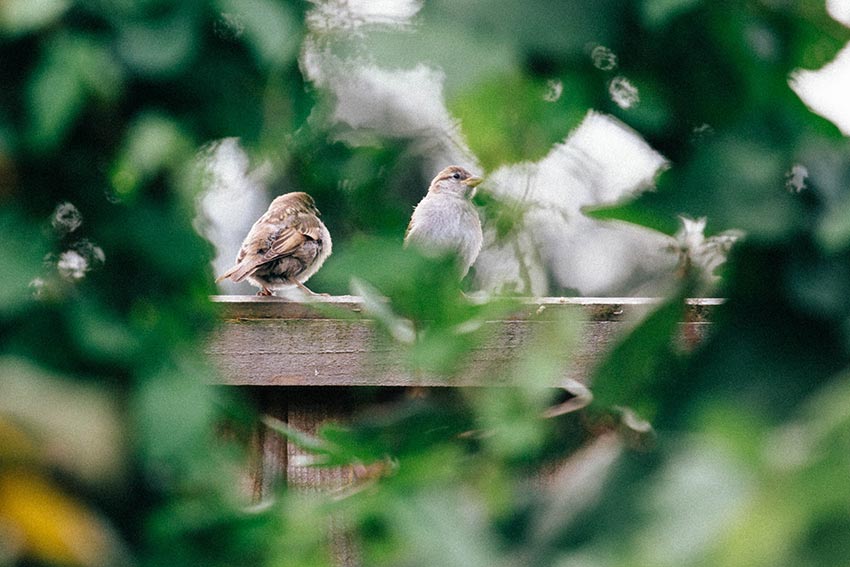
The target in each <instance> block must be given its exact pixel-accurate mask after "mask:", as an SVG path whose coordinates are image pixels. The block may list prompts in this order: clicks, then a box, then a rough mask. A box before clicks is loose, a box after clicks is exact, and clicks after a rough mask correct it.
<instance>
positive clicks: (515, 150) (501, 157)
mask: <svg viewBox="0 0 850 567" xmlns="http://www.w3.org/2000/svg"><path fill="white" fill-rule="evenodd" d="M582 79H583V77H581V76H577V75H564V76H554V77H552V78H551V79H549V80H548V81H546V80H542V79H539V78H532V77H527V76H523V75H519V74H517V73H510V74H500V75H497V76H495V77H493V78H491V79H488V80H487V81H486V82H484V83H482V84H479V85H476V86H475V88H473V89H471V90H468V91H466V92H464V93H462V94H461V95H460V96H459V97H458V98H456V99H455V100H453V101H452V103H451V105H450V108H451V110H452V111H453V113H454V114H455V115H456V116H457V117H458V118H459V119H460V121H461V126H462V129H463V132H464V134H465V135H466V136H465V138H466V140H467V142H468V143H469V146H470V148H472V150H473V151H474V152H475V155H476V156H477V157H478V159H480V160H481V162H482V164H483V165H484V167H485V169H488V170H492V169H495V168H497V167H499V166H502V165H505V164H509V163H515V162H520V161H536V160H538V159H540V158H542V157H543V156H544V155H546V154H547V153H549V151H550V150H551V149H552V146H553V145H554V144H556V143H557V142H560V141H561V140H563V139H564V138H565V137H566V135H567V134H568V133H569V132H570V130H572V129H573V128H574V127H576V126H577V125H578V124H579V123H580V122H581V121H582V119H583V118H584V116H585V114H586V113H587V108H588V107H589V106H590V103H591V99H590V93H589V92H588V91H589V88H588V85H587V81H584V80H582Z"/></svg>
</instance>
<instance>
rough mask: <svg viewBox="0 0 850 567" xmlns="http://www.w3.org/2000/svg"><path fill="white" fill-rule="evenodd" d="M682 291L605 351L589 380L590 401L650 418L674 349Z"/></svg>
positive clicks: (664, 382) (682, 307)
mask: <svg viewBox="0 0 850 567" xmlns="http://www.w3.org/2000/svg"><path fill="white" fill-rule="evenodd" d="M684 298H685V294H684V293H681V292H680V293H679V294H677V295H676V296H674V297H673V298H672V299H669V300H667V301H666V302H665V303H663V304H662V305H660V306H659V307H658V308H657V309H655V310H654V311H653V312H652V313H651V314H649V315H648V316H647V317H646V318H645V319H644V320H643V321H641V323H640V324H639V325H638V326H637V327H636V328H635V329H633V330H632V331H631V332H630V333H629V334H628V336H626V337H625V338H624V339H623V340H622V341H621V342H620V343H619V344H617V345H616V346H615V347H614V348H613V349H611V351H610V352H609V353H608V354H607V356H606V358H605V360H604V361H603V362H602V364H601V365H600V366H599V367H598V368H597V369H596V370H595V372H594V375H593V380H592V381H591V390H592V391H593V397H594V402H593V403H594V404H595V405H596V406H597V407H600V408H610V407H612V406H625V407H630V408H633V409H634V410H635V411H636V412H637V413H638V415H640V416H641V417H642V418H644V419H651V418H652V417H653V416H654V414H655V412H656V410H657V408H656V407H655V404H656V402H657V399H656V398H657V393H658V391H659V389H660V388H664V387H666V384H667V380H668V379H669V371H670V368H666V367H665V365H666V364H669V360H670V359H671V358H672V357H673V353H674V352H675V347H674V344H675V334H676V332H677V331H678V328H679V322H680V321H681V320H682V316H683V314H684V312H685V303H684Z"/></svg>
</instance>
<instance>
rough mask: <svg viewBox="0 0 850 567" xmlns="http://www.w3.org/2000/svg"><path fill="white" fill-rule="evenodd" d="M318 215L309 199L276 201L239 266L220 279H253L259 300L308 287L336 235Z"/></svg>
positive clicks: (247, 242) (256, 227)
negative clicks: (262, 296) (287, 289)
mask: <svg viewBox="0 0 850 567" xmlns="http://www.w3.org/2000/svg"><path fill="white" fill-rule="evenodd" d="M319 214H320V213H319V210H318V209H317V208H316V203H315V201H313V198H312V197H311V196H310V195H308V194H307V193H301V192H294V193H287V194H285V195H281V196H280V197H277V198H276V199H275V200H274V201H272V203H271V205H269V208H268V210H267V211H266V212H265V213H264V214H263V216H261V217H260V218H259V219H258V220H257V222H255V223H254V226H252V227H251V230H250V231H249V232H248V236H246V237H245V240H244V241H243V242H242V247H241V248H240V249H239V254H238V255H237V256H236V265H234V266H233V267H232V268H230V269H229V270H227V271H226V272H225V273H223V274H222V275H221V276H219V277H218V278H216V280H215V281H216V283H218V282H220V281H222V280H224V279H227V278H230V279H231V280H233V281H235V282H241V281H242V280H244V279H246V278H247V279H248V281H249V282H251V283H252V284H254V285H255V286H257V287H259V288H260V291H258V292H257V295H264V296H267V295H274V292H273V290H278V289H286V288H288V287H292V286H297V287H299V288H300V289H302V290H303V291H305V292H307V293H309V294H311V295H316V294H315V293H313V292H312V291H310V290H309V289H308V288H307V286H305V285H304V282H306V281H307V280H308V279H309V278H310V276H312V275H313V274H315V273H316V272H317V271H318V270H319V268H321V267H322V264H323V263H324V261H325V260H326V259H327V258H328V256H330V254H331V235H330V233H329V232H328V229H327V227H326V226H325V225H324V223H323V222H322V221H321V220H319Z"/></svg>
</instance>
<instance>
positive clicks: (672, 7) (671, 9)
mask: <svg viewBox="0 0 850 567" xmlns="http://www.w3.org/2000/svg"><path fill="white" fill-rule="evenodd" d="M701 1H702V0H643V2H642V3H641V16H642V18H643V21H644V23H645V24H646V27H648V28H649V29H655V28H662V27H664V26H665V25H667V23H669V22H670V21H671V20H672V19H673V18H675V17H676V16H678V15H679V14H682V13H683V12H686V11H688V10H690V9H692V8H693V7H695V6H696V5H697V4H699V3H700V2H701Z"/></svg>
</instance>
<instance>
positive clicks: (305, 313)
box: [207, 296, 721, 565]
mask: <svg viewBox="0 0 850 567" xmlns="http://www.w3.org/2000/svg"><path fill="white" fill-rule="evenodd" d="M213 301H214V303H215V304H216V306H217V308H218V310H219V313H220V318H221V325H219V328H218V330H217V331H216V333H215V334H214V335H213V337H212V339H211V341H210V342H209V344H208V346H207V354H208V356H209V357H210V358H211V359H212V361H213V362H214V363H215V365H216V366H217V367H218V370H219V379H220V380H221V383H222V384H224V385H227V386H233V387H240V388H247V389H248V390H249V391H250V395H252V396H254V398H255V399H256V400H257V404H258V407H259V408H260V410H261V412H262V413H263V414H265V415H268V416H270V417H273V418H275V419H278V420H281V421H283V422H285V423H287V424H289V425H290V426H291V427H294V428H297V429H299V430H301V431H304V432H307V433H315V432H316V431H317V430H318V428H319V427H320V426H321V425H322V424H323V423H326V422H328V421H335V422H345V421H346V420H348V419H350V416H351V415H352V414H353V413H354V412H356V411H357V410H358V409H359V408H358V404H357V398H358V397H357V395H356V393H357V391H358V389H359V388H362V387H364V386H370V387H378V388H381V389H384V390H386V393H387V395H388V396H392V395H394V394H395V395H399V394H400V393H403V392H404V391H405V390H406V389H407V388H410V387H416V388H445V387H477V386H494V385H495V386H499V385H506V386H508V385H509V384H500V383H499V382H498V378H497V376H498V375H499V373H497V372H493V369H494V368H497V367H499V366H502V365H504V364H506V363H510V362H511V361H512V360H515V359H516V357H517V356H518V355H519V354H520V353H521V352H522V351H523V348H524V347H525V346H526V345H528V344H529V342H530V341H531V340H532V339H533V337H534V336H535V332H536V331H537V330H540V326H541V325H546V324H547V322H548V321H551V318H548V317H547V316H546V315H551V314H557V313H559V312H561V311H562V310H571V311H572V312H573V314H574V315H576V316H577V317H578V318H579V319H580V321H581V331H580V334H581V336H580V338H579V343H578V347H577V350H576V351H575V352H574V353H573V356H572V357H571V364H570V365H569V367H568V368H565V370H564V376H563V380H562V381H561V382H560V383H558V384H553V385H552V386H553V387H564V385H565V384H573V385H576V384H578V385H579V388H581V386H580V385H581V384H582V383H585V382H586V381H587V379H588V377H589V376H590V375H591V373H592V371H593V368H594V365H595V364H597V363H598V362H599V361H600V360H601V359H602V357H603V356H604V355H605V353H606V352H607V351H608V349H609V348H611V346H612V345H613V344H614V343H615V341H616V340H617V338H618V337H622V336H623V335H624V333H625V332H626V331H627V330H628V329H629V328H630V327H631V326H633V325H634V324H635V323H636V322H637V321H639V320H640V319H641V317H642V316H643V315H645V314H646V313H648V312H650V311H651V310H652V308H653V307H654V306H655V305H657V304H658V300H654V299H645V298H553V297H544V298H536V299H528V300H526V301H524V303H523V307H522V308H520V309H519V310H518V311H516V312H515V313H512V314H510V315H509V316H507V317H505V318H503V319H501V320H497V321H488V322H487V323H485V326H486V327H487V331H488V332H487V338H486V340H485V341H484V342H483V344H482V345H481V346H480V347H478V348H476V349H474V350H473V351H472V352H471V353H470V356H469V360H468V364H467V366H466V368H464V369H463V371H462V372H461V374H460V377H459V378H457V379H454V380H452V381H451V382H448V381H446V380H445V379H443V378H441V377H436V376H428V375H421V374H412V373H411V372H410V371H409V370H407V368H406V365H405V364H404V360H403V358H402V357H401V355H400V354H399V350H400V349H398V348H397V347H394V345H393V344H392V343H391V342H390V341H388V340H387V339H385V338H383V336H382V334H381V333H379V332H377V329H376V326H375V322H374V321H372V320H370V318H369V317H368V315H367V314H365V313H364V311H363V310H364V305H363V302H362V301H361V300H360V299H359V298H357V297H353V296H338V297H318V298H316V299H315V300H314V301H312V302H309V303H300V302H292V301H287V300H284V299H280V298H261V297H255V296H216V297H214V298H213ZM720 303H721V300H718V299H693V300H689V302H688V307H687V309H686V316H685V318H684V320H683V321H682V322H681V340H682V341H684V342H685V343H694V342H698V341H699V340H701V339H702V338H703V337H704V336H705V334H706V332H707V330H708V329H709V327H710V319H711V313H712V311H713V309H714V308H715V307H716V306H717V305H719V304H720ZM571 392H572V393H576V392H575V391H574V390H571ZM373 399H374V398H373ZM557 410H558V408H555V411H557ZM252 445H253V457H252V464H251V466H250V467H249V468H250V471H249V474H248V475H247V479H246V480H247V482H246V484H247V486H248V491H249V492H250V494H251V497H252V499H253V500H255V501H258V500H261V499H262V498H263V497H264V496H265V495H267V494H269V489H270V488H271V487H272V486H273V485H274V484H275V483H277V482H286V483H288V485H289V486H290V487H294V488H298V489H301V490H304V491H324V490H343V489H345V487H346V486H347V485H350V484H353V483H355V482H356V481H357V479H356V471H354V470H352V469H350V468H316V467H311V466H308V464H307V461H308V459H307V458H306V457H307V456H306V455H305V454H304V453H303V451H302V450H301V449H300V448H299V447H297V446H295V445H294V444H292V443H289V442H287V441H286V440H285V439H282V438H281V437H280V436H279V435H278V434H276V433H272V432H270V431H268V430H266V429H265V428H263V427H262V426H258V427H257V430H256V433H255V435H254V439H253V441H252ZM331 540H332V546H333V548H334V555H335V556H336V558H337V561H338V563H339V564H340V565H356V564H357V563H358V562H357V560H356V557H355V555H356V553H355V546H352V545H350V542H348V541H347V540H346V538H345V536H344V535H343V534H332V537H331Z"/></svg>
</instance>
